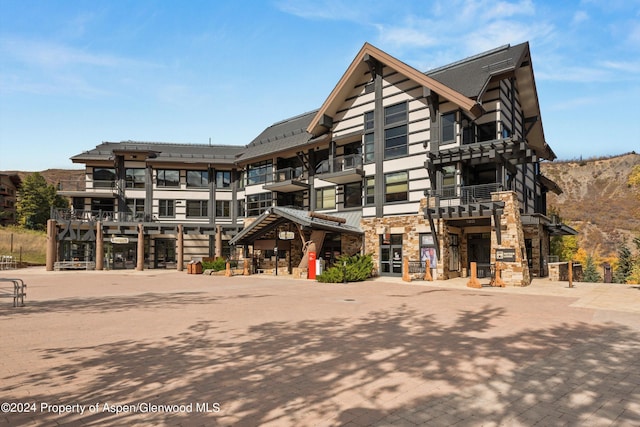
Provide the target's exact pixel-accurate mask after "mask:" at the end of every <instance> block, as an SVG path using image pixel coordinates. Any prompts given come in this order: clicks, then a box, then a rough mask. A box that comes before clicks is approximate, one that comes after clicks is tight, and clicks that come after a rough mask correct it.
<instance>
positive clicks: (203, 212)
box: [185, 200, 209, 218]
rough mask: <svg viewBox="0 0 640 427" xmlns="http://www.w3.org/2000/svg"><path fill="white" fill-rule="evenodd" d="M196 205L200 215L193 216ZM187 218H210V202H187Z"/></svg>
mask: <svg viewBox="0 0 640 427" xmlns="http://www.w3.org/2000/svg"><path fill="white" fill-rule="evenodd" d="M194 203H198V205H199V206H198V209H197V210H198V214H197V215H192V214H191V213H190V211H191V210H193V209H194V207H193V206H190V205H193V204H194ZM185 216H186V217H187V218H208V217H209V201H208V200H187V211H186V213H185Z"/></svg>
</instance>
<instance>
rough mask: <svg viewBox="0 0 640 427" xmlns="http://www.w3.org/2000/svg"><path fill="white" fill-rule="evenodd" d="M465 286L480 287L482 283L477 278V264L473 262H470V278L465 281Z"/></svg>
mask: <svg viewBox="0 0 640 427" xmlns="http://www.w3.org/2000/svg"><path fill="white" fill-rule="evenodd" d="M467 287H469V288H481V287H482V285H481V284H480V281H479V280H478V264H476V263H475V262H472V263H471V278H470V279H469V281H468V282H467Z"/></svg>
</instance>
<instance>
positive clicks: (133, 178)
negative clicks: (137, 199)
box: [124, 168, 145, 188]
mask: <svg viewBox="0 0 640 427" xmlns="http://www.w3.org/2000/svg"><path fill="white" fill-rule="evenodd" d="M124 173H125V178H126V182H127V184H126V186H127V188H144V175H145V170H144V168H128V169H125V171H124Z"/></svg>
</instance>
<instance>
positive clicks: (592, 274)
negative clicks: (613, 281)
mask: <svg viewBox="0 0 640 427" xmlns="http://www.w3.org/2000/svg"><path fill="white" fill-rule="evenodd" d="M582 281H583V282H592V283H598V282H602V276H600V273H598V268H597V267H596V264H595V263H594V262H593V257H592V256H591V255H589V256H587V260H586V262H585V266H584V270H582Z"/></svg>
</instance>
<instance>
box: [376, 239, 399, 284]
mask: <svg viewBox="0 0 640 427" xmlns="http://www.w3.org/2000/svg"><path fill="white" fill-rule="evenodd" d="M380 274H381V275H383V276H401V275H402V234H383V235H381V236H380Z"/></svg>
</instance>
